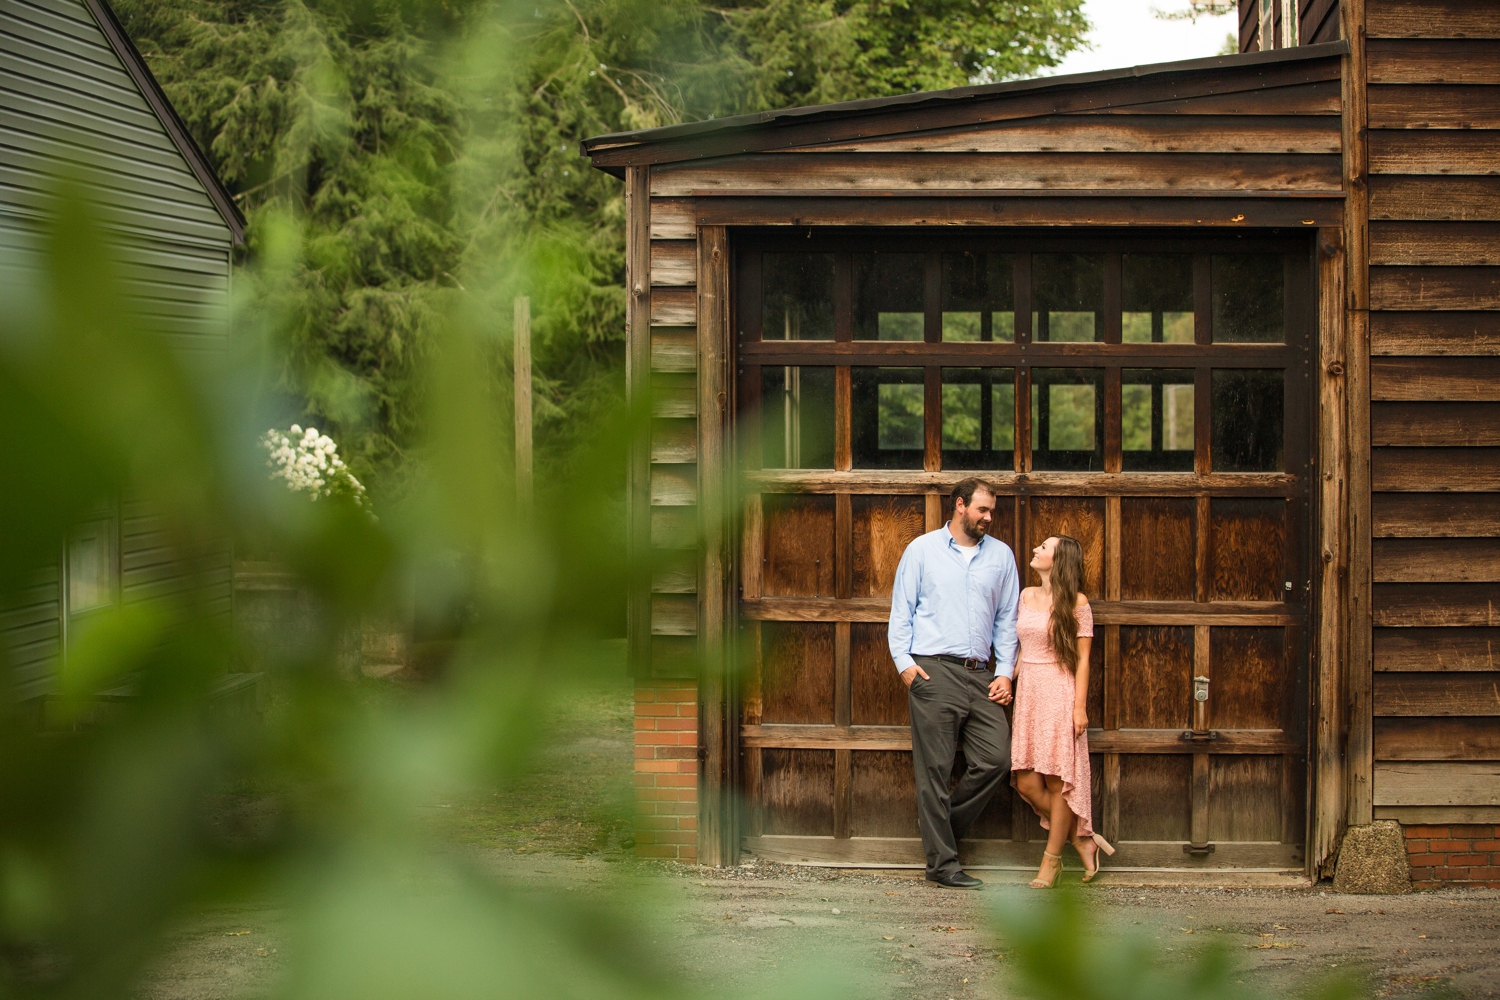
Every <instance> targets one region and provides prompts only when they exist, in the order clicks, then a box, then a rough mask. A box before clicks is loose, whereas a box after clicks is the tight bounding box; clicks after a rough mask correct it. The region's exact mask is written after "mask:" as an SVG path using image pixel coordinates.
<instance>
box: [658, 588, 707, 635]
mask: <svg viewBox="0 0 1500 1000" xmlns="http://www.w3.org/2000/svg"><path fill="white" fill-rule="evenodd" d="M651 634H652V635H697V634H698V598H697V597H696V596H694V595H692V594H652V595H651Z"/></svg>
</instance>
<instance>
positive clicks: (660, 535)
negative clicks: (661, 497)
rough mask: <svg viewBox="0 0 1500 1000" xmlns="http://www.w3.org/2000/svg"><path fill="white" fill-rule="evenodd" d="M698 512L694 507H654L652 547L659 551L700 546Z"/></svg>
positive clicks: (652, 513)
mask: <svg viewBox="0 0 1500 1000" xmlns="http://www.w3.org/2000/svg"><path fill="white" fill-rule="evenodd" d="M697 519H698V512H697V511H696V510H694V509H693V508H692V507H652V508H651V545H652V547H653V548H658V549H691V548H695V547H696V546H697V544H698V521H697Z"/></svg>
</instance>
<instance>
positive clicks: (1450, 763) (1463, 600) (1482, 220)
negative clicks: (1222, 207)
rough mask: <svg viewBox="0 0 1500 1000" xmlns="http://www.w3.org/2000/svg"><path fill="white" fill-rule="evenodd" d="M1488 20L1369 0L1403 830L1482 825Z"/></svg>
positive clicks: (1496, 731) (1387, 689)
mask: <svg viewBox="0 0 1500 1000" xmlns="http://www.w3.org/2000/svg"><path fill="white" fill-rule="evenodd" d="M1497 10H1500V8H1497V7H1496V6H1495V5H1494V4H1491V3H1484V2H1478V3H1476V2H1470V0H1437V2H1433V0H1421V2H1419V0H1367V29H1368V36H1369V43H1368V45H1369V50H1368V51H1369V64H1368V71H1367V81H1368V94H1369V108H1370V112H1369V115H1370V122H1369V124H1370V131H1369V147H1370V175H1371V176H1370V220H1371V221H1370V228H1369V260H1370V278H1369V281H1370V288H1369V296H1370V309H1371V312H1370V341H1371V343H1370V351H1371V355H1372V357H1371V411H1370V426H1371V441H1370V443H1371V448H1372V450H1371V456H1370V457H1371V470H1372V488H1373V490H1374V493H1373V496H1372V504H1371V535H1372V545H1371V570H1372V578H1373V584H1374V593H1373V612H1374V625H1375V628H1374V635H1373V643H1372V650H1373V660H1374V670H1375V684H1374V692H1373V694H1374V697H1373V703H1374V716H1375V719H1374V723H1375V725H1374V760H1375V765H1374V812H1375V815H1376V816H1377V817H1379V816H1388V817H1391V818H1399V819H1401V820H1403V821H1406V822H1424V821H1434V822H1435V821H1438V820H1441V819H1443V818H1445V817H1448V816H1450V815H1452V812H1451V811H1452V810H1453V809H1454V808H1458V807H1462V808H1464V809H1466V810H1469V813H1468V815H1471V816H1480V817H1485V816H1489V817H1490V818H1500V799H1497V798H1496V792H1495V789H1496V787H1497V785H1496V782H1495V776H1496V774H1497V773H1500V763H1497V761H1500V702H1497V701H1496V697H1495V690H1496V687H1495V685H1496V681H1497V678H1500V672H1497V668H1500V662H1497V659H1496V657H1497V655H1500V654H1497V652H1496V651H1497V650H1500V619H1497V617H1496V614H1495V610H1494V609H1495V607H1496V600H1497V599H1500V589H1497V586H1496V584H1497V582H1500V496H1497V494H1500V447H1497V445H1500V389H1497V385H1500V178H1497V177H1496V176H1495V175H1496V174H1497V173H1500V68H1497V67H1500V13H1497ZM1492 814H1493V815H1492Z"/></svg>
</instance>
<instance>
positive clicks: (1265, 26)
mask: <svg viewBox="0 0 1500 1000" xmlns="http://www.w3.org/2000/svg"><path fill="white" fill-rule="evenodd" d="M1275 47H1276V0H1260V50H1261V51H1262V52H1268V51H1270V50H1271V49H1274V48H1275Z"/></svg>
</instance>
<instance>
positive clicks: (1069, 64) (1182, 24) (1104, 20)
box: [1049, 0, 1235, 75]
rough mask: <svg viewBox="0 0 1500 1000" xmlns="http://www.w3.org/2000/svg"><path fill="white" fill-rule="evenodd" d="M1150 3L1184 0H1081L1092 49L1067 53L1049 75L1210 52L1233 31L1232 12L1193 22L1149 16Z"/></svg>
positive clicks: (1170, 4) (1181, 3) (1173, 5)
mask: <svg viewBox="0 0 1500 1000" xmlns="http://www.w3.org/2000/svg"><path fill="white" fill-rule="evenodd" d="M1152 7H1159V8H1161V9H1163V10H1178V9H1183V8H1186V7H1187V3H1186V0H1084V4H1083V9H1084V12H1085V13H1086V14H1088V17H1089V20H1090V21H1091V22H1093V25H1094V29H1093V30H1092V31H1091V32H1089V36H1088V40H1089V42H1090V43H1091V44H1092V45H1093V48H1092V49H1090V50H1087V51H1083V52H1075V53H1073V54H1072V55H1070V56H1068V57H1067V58H1066V59H1064V60H1063V63H1062V65H1061V66H1059V67H1057V68H1056V69H1055V70H1053V71H1052V74H1062V73H1093V72H1095V71H1097V70H1104V69H1120V68H1122V67H1125V66H1144V65H1146V64H1148V63H1159V62H1176V61H1178V60H1180V59H1198V58H1202V57H1204V56H1216V55H1218V54H1219V51H1220V49H1222V48H1223V47H1224V36H1226V35H1228V34H1230V33H1231V32H1233V31H1234V30H1235V16H1234V15H1233V14H1226V15H1224V16H1223V17H1200V18H1198V23H1197V24H1193V23H1192V22H1191V21H1163V20H1161V19H1160V18H1157V17H1153V16H1152V14H1151V8H1152ZM1049 75H1051V74H1049Z"/></svg>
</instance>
